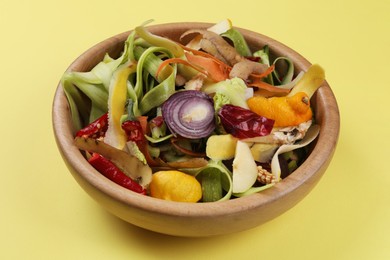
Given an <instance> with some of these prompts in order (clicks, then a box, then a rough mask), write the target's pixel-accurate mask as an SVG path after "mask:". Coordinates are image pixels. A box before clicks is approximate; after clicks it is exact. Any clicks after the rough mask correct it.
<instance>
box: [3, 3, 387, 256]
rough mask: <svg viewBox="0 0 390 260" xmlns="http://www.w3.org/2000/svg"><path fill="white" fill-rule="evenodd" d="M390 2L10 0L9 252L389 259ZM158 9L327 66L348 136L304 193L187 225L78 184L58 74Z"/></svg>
mask: <svg viewBox="0 0 390 260" xmlns="http://www.w3.org/2000/svg"><path fill="white" fill-rule="evenodd" d="M389 13H390V1H388V0H376V1H375V0H371V1H367V0H360V1H356V0H355V1H351V0H348V1H342V0H327V1H304V0H297V1H261V0H252V1H251V0H240V1H211V0H206V1H205V0H198V1H177V0H175V1H173V0H158V1H156V0H149V1H141V0H140V1H124V0H123V1H119V0H110V1H107V0H106V1H81V0H67V1H45V0H36V1H31V0H30V1H27V0H20V1H10V0H0V35H1V38H0V39H1V40H0V51H1V53H0V58H1V60H0V75H1V79H0V88H1V92H0V100H1V101H0V113H1V117H0V120H1V123H0V125H1V126H0V134H1V145H0V160H1V163H0V169H1V170H0V172H1V175H0V207H1V208H0V259H201V258H203V259H207V258H209V259H234V258H237V259H238V258H240V259H241V258H242V257H247V259H250V258H252V259H390V249H389V246H390V159H389V155H390V154H389V151H388V148H389V147H390V142H389V139H390V138H389V132H390V127H389V125H390V123H389V121H390V112H389V111H390V100H389V95H390V83H389V74H390V65H389V59H390V52H389V48H390V41H389V39H390V36H389V35H390V18H389V17H390V15H389ZM150 18H153V19H155V23H166V22H178V21H179V22H180V21H204V22H218V21H220V20H222V19H224V18H230V19H231V20H232V21H233V23H234V25H235V26H238V27H243V28H247V29H250V30H253V31H257V32H260V33H263V34H265V35H268V36H270V37H272V38H274V39H276V40H278V41H280V42H282V43H284V44H286V45H288V46H290V47H292V48H293V49H295V50H296V51H297V52H299V53H301V54H302V55H303V56H305V57H306V58H307V59H308V60H309V61H310V62H312V63H319V64H321V65H322V66H323V67H324V68H325V69H326V74H327V80H328V83H329V84H330V86H331V87H332V89H333V91H334V93H335V95H336V97H337V99H338V104H339V108H340V113H341V133H340V139H339V143H338V147H337V150H336V153H335V156H334V159H333V161H332V163H331V165H330V166H329V168H328V170H327V172H326V174H325V175H324V177H323V178H322V179H321V181H320V182H319V184H318V185H317V186H316V187H315V189H314V190H313V191H312V192H311V193H310V194H309V195H308V196H307V197H306V198H305V199H304V200H303V201H302V202H300V203H299V204H298V205H297V206H295V207H294V208H293V209H291V210H289V211H288V212H286V213H285V214H283V215H281V216H280V217H278V218H276V219H274V220H272V221H270V222H268V223H266V224H264V225H262V226H259V227H257V228H254V229H251V230H248V231H244V232H240V233H236V234H232V235H226V236H220V237H212V238H200V239H185V238H177V237H170V236H165V235H161V234H155V233H153V232H149V231H145V230H142V229H140V228H137V227H134V226H132V225H129V224H127V223H125V222H123V221H121V220H119V219H117V218H115V217H113V216H111V215H110V214H108V213H107V212H105V211H104V210H103V209H102V208H100V207H99V206H98V205H97V204H96V203H95V202H94V201H93V200H92V199H91V198H90V197H88V195H87V194H86V193H85V192H84V191H83V190H82V189H81V188H80V187H79V186H78V185H77V183H76V182H75V180H74V179H73V178H72V177H71V175H70V174H69V173H68V171H67V169H66V167H65V164H64V163H63V161H62V160H61V157H60V155H59V152H58V150H57V147H56V145H55V141H54V138H53V133H52V126H51V103H52V98H53V95H54V91H55V88H56V86H57V83H58V81H59V79H60V77H61V75H62V73H63V72H64V70H65V69H66V68H67V66H68V65H69V64H70V63H71V62H72V61H73V60H74V59H75V58H76V57H77V56H78V55H80V54H81V53H82V52H84V51H85V50H86V49H88V48H89V47H91V46H92V45H93V44H95V43H97V42H99V41H101V40H103V39H105V38H108V37H110V36H112V35H114V34H117V33H120V32H123V31H127V30H130V29H132V28H133V27H135V26H136V25H139V24H140V23H142V22H144V21H145V20H148V19H150ZM226 228H229V227H226Z"/></svg>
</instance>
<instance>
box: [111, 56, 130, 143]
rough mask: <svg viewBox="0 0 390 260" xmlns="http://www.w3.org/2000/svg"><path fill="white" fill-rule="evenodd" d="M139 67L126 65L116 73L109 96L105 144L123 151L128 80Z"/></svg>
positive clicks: (125, 137) (125, 138)
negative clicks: (123, 123)
mask: <svg viewBox="0 0 390 260" xmlns="http://www.w3.org/2000/svg"><path fill="white" fill-rule="evenodd" d="M136 68H137V66H136V64H135V63H134V64H132V63H125V64H123V65H121V66H119V67H118V69H117V70H116V71H115V72H114V74H113V77H112V79H111V82H110V86H109V94H108V129H107V133H106V136H105V138H104V142H105V143H107V144H109V145H111V146H113V147H115V148H117V149H120V150H121V149H123V147H124V146H125V144H126V141H127V136H126V133H125V131H124V130H123V129H122V125H121V122H120V120H121V117H122V115H123V114H124V112H125V105H126V98H127V79H128V77H129V75H130V74H131V73H133V72H135V70H136Z"/></svg>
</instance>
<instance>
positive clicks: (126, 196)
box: [52, 22, 340, 217]
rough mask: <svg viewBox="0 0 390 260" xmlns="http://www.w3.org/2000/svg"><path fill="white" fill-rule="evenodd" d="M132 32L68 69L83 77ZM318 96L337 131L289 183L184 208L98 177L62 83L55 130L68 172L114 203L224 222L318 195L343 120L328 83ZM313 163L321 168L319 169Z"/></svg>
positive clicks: (325, 134)
mask: <svg viewBox="0 0 390 260" xmlns="http://www.w3.org/2000/svg"><path fill="white" fill-rule="evenodd" d="M210 25H212V24H211V23H200V22H180V23H166V24H158V25H152V26H148V27H147V28H148V29H149V30H150V31H151V32H152V33H156V34H158V32H159V31H160V30H168V31H169V30H174V29H175V28H179V27H180V28H183V27H187V28H207V27H209V26H210ZM235 28H236V29H238V30H240V31H241V32H242V33H243V34H245V35H246V38H247V37H249V38H251V37H252V38H256V40H257V41H259V40H261V42H262V44H264V43H267V44H269V46H270V49H271V50H272V51H274V52H276V53H277V52H283V53H285V52H286V51H287V52H288V53H289V54H290V55H292V59H293V60H294V65H295V66H296V67H297V68H300V70H302V69H307V68H308V67H309V66H310V65H311V64H310V63H309V61H307V60H306V59H305V58H304V57H302V56H301V55H300V54H299V53H297V52H295V51H294V50H292V49H291V48H289V47H288V46H286V45H284V44H282V43H280V42H278V41H276V40H274V39H272V38H270V37H268V36H265V35H263V34H261V33H257V32H253V31H249V30H247V29H243V28H239V27H235ZM130 32H131V31H127V32H123V33H120V34H117V35H115V36H112V37H110V38H107V39H105V40H103V41H101V42H100V43H98V44H96V45H94V46H93V47H91V48H89V49H88V50H86V51H85V52H84V53H83V54H81V55H80V56H79V57H78V58H77V59H75V60H74V62H72V64H71V65H70V66H69V67H68V68H67V71H70V70H75V68H77V69H79V70H80V69H81V71H82V70H83V66H82V63H83V62H84V61H85V60H86V59H87V57H88V56H89V55H91V54H92V53H94V52H96V51H99V50H100V49H101V48H102V46H103V45H105V44H111V45H115V44H118V43H121V42H123V41H124V40H125V39H126V37H127V35H128V34H129V33H130ZM252 41H253V39H252ZM315 96H316V100H317V102H322V103H324V104H325V105H327V106H331V107H333V108H335V109H334V110H332V111H331V113H323V114H322V115H321V117H322V118H321V120H322V121H321V123H322V125H332V129H326V131H325V130H324V129H323V128H322V126H321V131H320V134H319V136H318V137H317V140H316V142H317V144H316V145H315V147H314V148H313V150H312V152H311V154H310V155H309V156H308V158H307V159H306V160H305V162H304V163H303V164H302V165H301V166H300V167H298V168H297V170H295V171H294V172H293V173H292V174H291V175H290V176H289V177H287V178H285V179H283V180H282V181H281V182H279V183H277V184H275V186H274V187H272V188H271V189H267V190H264V191H262V192H260V193H256V194H252V195H249V196H245V197H241V198H236V199H231V200H228V201H219V202H207V203H205V202H202V203H184V202H173V201H166V200H161V199H156V198H152V197H150V196H144V195H140V194H137V193H135V192H132V191H129V190H127V189H125V188H123V187H121V186H120V185H118V184H116V183H114V182H112V181H110V180H108V179H107V178H105V177H104V176H103V175H101V174H100V173H99V172H97V171H96V170H95V169H94V168H93V167H92V166H91V165H90V164H89V163H88V162H87V160H86V159H85V158H84V157H83V155H82V153H81V152H80V151H79V150H78V148H77V147H76V146H75V145H74V144H73V135H72V134H71V132H72V131H71V129H70V128H69V126H67V125H66V123H67V122H70V113H69V107H68V103H67V100H66V98H65V95H64V92H63V89H62V85H61V82H59V84H58V86H57V89H56V92H55V96H54V100H53V105H52V124H53V131H54V136H55V139H56V143H57V146H58V148H59V150H60V152H61V155H62V157H63V158H64V160H65V163H66V164H67V166H68V167H73V168H74V169H75V170H76V171H77V172H78V173H79V174H80V177H81V178H83V179H85V180H86V181H87V182H88V183H90V184H91V185H92V186H94V187H95V188H96V189H98V190H100V191H101V192H103V193H105V194H106V195H108V196H110V197H112V198H115V199H116V200H118V201H120V202H121V203H124V204H126V205H129V206H131V207H135V208H138V209H141V210H144V211H153V212H156V213H159V214H164V215H170V216H181V217H183V216H187V217H207V216H222V215H227V214H229V215H230V214H233V215H234V214H239V213H240V212H242V211H243V210H248V209H251V208H256V207H262V206H265V205H267V204H270V203H273V202H275V201H276V200H281V199H282V200H283V199H287V200H288V196H290V194H292V193H293V192H295V191H298V190H299V188H300V187H302V185H303V186H306V188H305V189H304V190H303V191H300V192H304V193H306V194H307V193H309V191H310V190H311V189H312V187H309V186H314V185H306V184H309V183H311V182H313V180H312V177H313V176H314V175H322V174H323V173H322V172H323V171H322V169H325V168H326V167H327V166H328V164H329V161H330V159H329V158H331V157H332V156H333V153H334V151H335V146H336V143H337V140H338V136H339V128H340V116H339V111H338V106H337V102H336V99H335V97H334V95H333V92H332V90H331V89H330V86H329V85H328V83H327V81H325V82H324V83H323V84H322V86H321V88H320V89H318V90H317V93H316V94H315ZM309 162H315V164H313V163H309ZM320 177H321V176H317V177H316V178H314V182H317V181H318V180H319V179H320ZM306 194H304V196H306ZM298 202H299V201H295V200H294V199H292V200H291V202H290V203H291V205H290V207H292V206H294V205H295V204H296V203H298ZM183 205H185V207H183ZM290 207H289V208H290Z"/></svg>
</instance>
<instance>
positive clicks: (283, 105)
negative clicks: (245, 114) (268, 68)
mask: <svg viewBox="0 0 390 260" xmlns="http://www.w3.org/2000/svg"><path fill="white" fill-rule="evenodd" d="M247 103H248V106H249V109H250V110H252V111H253V112H255V113H256V114H258V115H260V116H264V117H266V118H269V119H273V120H275V124H274V126H275V127H285V126H296V125H299V124H301V123H304V122H307V121H309V120H311V119H312V116H313V112H312V110H311V108H310V99H309V97H308V96H307V94H306V93H304V92H298V93H296V94H295V95H293V96H291V97H286V96H285V97H271V98H265V97H262V96H254V97H252V98H250V99H248V101H247Z"/></svg>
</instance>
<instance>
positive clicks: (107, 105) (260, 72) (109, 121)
mask: <svg viewBox="0 0 390 260" xmlns="http://www.w3.org/2000/svg"><path fill="white" fill-rule="evenodd" d="M146 25H147V23H144V24H142V25H140V26H138V27H136V28H135V29H134V30H133V31H132V32H131V33H130V34H129V36H128V38H127V40H126V41H125V43H124V46H123V52H122V53H121V55H120V56H119V57H118V58H113V57H110V56H109V54H106V55H105V57H104V59H103V60H102V61H101V62H99V63H98V64H97V65H96V66H95V67H94V68H93V69H92V70H91V71H89V72H76V71H68V72H66V73H65V74H64V76H63V77H62V86H63V89H64V92H65V95H66V97H67V99H68V102H69V106H70V110H71V116H72V122H73V127H74V136H75V140H74V144H75V146H77V147H78V148H79V149H80V150H82V151H83V153H84V155H85V157H86V159H87V160H88V161H89V162H90V164H91V166H93V167H94V168H95V169H96V170H97V171H98V172H100V173H101V174H103V175H104V176H106V177H107V178H109V179H110V180H111V181H113V182H115V183H117V184H118V185H120V186H122V187H124V188H127V189H129V190H131V191H133V192H137V193H139V194H142V195H147V196H152V197H155V198H158V199H165V200H173V201H180V202H203V203H204V202H215V201H222V200H229V199H234V198H239V197H243V196H248V195H250V194H253V193H259V192H261V191H263V190H265V189H268V188H271V187H273V186H274V185H276V184H277V183H278V182H280V181H282V180H283V179H284V178H287V177H288V175H289V174H291V173H292V172H293V171H294V170H296V169H297V167H299V165H301V164H302V163H303V161H304V160H305V158H306V157H307V154H308V147H309V144H310V143H311V142H312V141H313V140H315V138H316V137H317V136H318V134H319V132H320V127H319V126H318V125H317V124H315V120H314V118H313V111H312V107H311V103H310V99H311V97H312V96H313V94H314V93H315V92H316V91H317V89H318V88H319V87H320V86H321V85H322V83H323V81H324V80H325V73H324V70H323V69H322V68H321V67H320V66H319V65H317V64H315V65H312V66H311V67H310V68H309V69H308V70H307V71H305V72H300V73H297V72H296V71H295V69H294V65H293V62H292V61H291V60H290V59H289V57H277V58H276V59H275V60H271V59H270V55H269V52H270V50H272V46H267V45H266V46H263V47H262V48H261V49H259V50H252V49H250V47H249V45H248V44H247V43H246V40H245V38H244V37H243V35H242V34H241V32H240V30H238V29H236V28H235V27H233V26H232V22H231V21H230V20H229V19H225V20H223V21H221V22H219V23H217V24H215V25H213V26H211V27H210V28H207V29H198V28H193V29H191V30H188V31H187V32H185V33H183V35H182V36H181V38H180V39H181V40H183V39H187V41H186V42H188V43H187V44H184V43H183V42H175V41H173V40H171V39H168V38H164V37H161V36H158V35H155V34H152V33H150V32H149V31H148V29H147V27H146ZM188 38H190V40H188ZM280 62H283V63H285V65H286V66H287V69H286V70H285V71H279V70H278V63H280ZM86 100H87V102H86Z"/></svg>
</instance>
